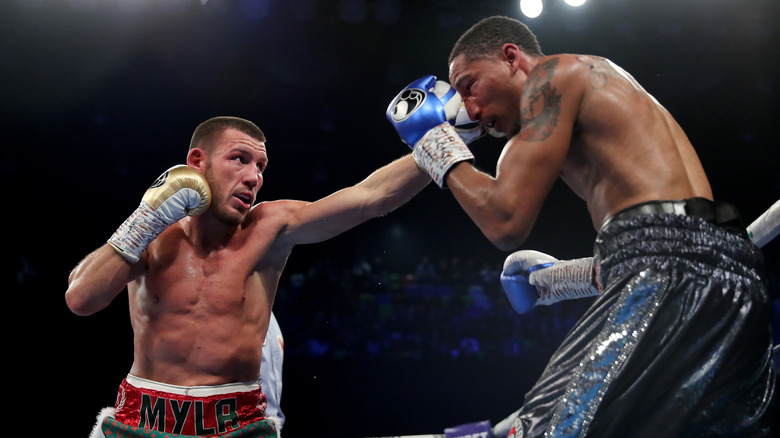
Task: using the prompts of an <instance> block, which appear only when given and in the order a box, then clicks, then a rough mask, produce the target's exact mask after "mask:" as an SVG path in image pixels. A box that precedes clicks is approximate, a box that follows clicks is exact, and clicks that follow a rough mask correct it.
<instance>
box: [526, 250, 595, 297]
mask: <svg viewBox="0 0 780 438" xmlns="http://www.w3.org/2000/svg"><path fill="white" fill-rule="evenodd" d="M528 282H529V283H531V284H532V285H534V286H536V288H537V289H538V290H539V292H540V297H539V301H538V302H537V305H549V304H552V303H557V302H558V301H562V300H569V299H573V298H585V297H592V296H596V295H598V294H599V290H598V288H596V286H595V285H594V284H593V257H585V258H581V259H574V260H561V261H557V262H555V264H553V265H552V266H550V267H549V268H545V269H539V270H536V271H534V272H532V273H531V274H530V275H529V276H528Z"/></svg>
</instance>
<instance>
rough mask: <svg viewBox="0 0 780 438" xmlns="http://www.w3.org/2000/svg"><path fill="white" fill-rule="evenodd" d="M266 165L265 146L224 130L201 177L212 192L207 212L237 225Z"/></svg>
mask: <svg viewBox="0 0 780 438" xmlns="http://www.w3.org/2000/svg"><path fill="white" fill-rule="evenodd" d="M267 164H268V155H267V154H266V149H265V143H264V142H261V141H258V140H256V139H254V138H252V137H250V136H248V135H246V134H244V133H242V132H240V131H237V130H234V129H227V130H225V131H224V132H223V133H222V134H221V135H220V136H219V138H218V139H217V141H216V144H215V145H214V147H213V149H212V150H211V151H210V152H209V154H208V160H207V161H206V169H205V172H204V175H205V177H206V180H207V181H208V182H209V186H210V187H211V192H212V202H211V210H212V213H213V214H214V216H215V217H216V218H217V219H219V220H220V221H222V222H224V223H227V224H230V225H238V224H241V223H242V222H243V221H244V219H245V218H246V215H247V214H249V210H250V209H251V208H252V205H253V204H254V203H255V200H256V197H257V192H258V191H259V190H260V187H261V186H262V185H263V171H264V170H265V167H266V165H267Z"/></svg>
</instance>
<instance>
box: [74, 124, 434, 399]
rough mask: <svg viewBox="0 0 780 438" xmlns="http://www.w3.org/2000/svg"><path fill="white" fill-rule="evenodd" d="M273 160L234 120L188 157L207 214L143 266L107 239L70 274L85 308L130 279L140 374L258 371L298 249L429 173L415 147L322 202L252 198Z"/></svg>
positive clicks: (352, 222)
mask: <svg viewBox="0 0 780 438" xmlns="http://www.w3.org/2000/svg"><path fill="white" fill-rule="evenodd" d="M267 162H268V158H267V154H266V149H265V144H264V143H263V142H259V141H257V140H256V139H254V138H252V137H249V136H247V135H245V134H243V133H241V132H239V131H237V130H233V129H227V130H226V131H224V132H223V133H222V134H221V136H220V138H219V139H218V141H217V142H216V146H215V147H214V150H213V151H212V152H211V153H208V152H206V151H204V150H201V149H198V148H195V149H192V150H191V151H190V153H189V154H188V157H187V164H188V165H189V166H191V167H194V168H195V169H198V170H199V171H201V172H202V173H203V174H204V175H205V176H206V179H207V180H208V182H209V186H210V188H211V192H212V196H213V199H212V203H211V206H210V207H209V209H208V210H207V211H206V212H205V213H204V214H202V215H200V216H197V217H189V216H188V217H186V218H184V219H182V220H180V221H179V222H177V223H175V224H173V225H171V226H170V227H168V228H167V229H166V230H165V231H163V232H162V233H161V234H160V235H159V236H158V237H157V238H156V239H155V240H154V241H152V243H151V244H150V245H149V247H148V248H147V250H146V251H145V252H144V253H143V255H142V258H141V260H139V262H137V263H135V264H131V263H129V262H127V261H125V259H123V258H122V257H121V256H120V255H119V254H118V253H117V252H116V251H114V250H113V249H112V248H111V247H109V246H108V245H104V246H103V247H101V248H99V249H98V250H96V251H95V252H93V253H92V254H90V255H89V256H87V257H86V258H85V259H84V260H83V261H82V262H81V263H79V265H78V266H77V267H76V268H75V269H74V270H73V272H72V273H71V276H70V279H69V287H68V291H67V292H66V294H65V297H66V301H67V303H68V306H69V307H70V308H71V310H72V311H73V312H74V313H77V314H79V315H89V314H92V313H95V312H97V311H99V310H101V309H103V308H105V307H106V306H108V305H109V304H110V302H111V300H113V299H114V298H115V297H116V296H117V295H118V294H119V293H120V292H122V290H123V289H124V287H125V286H127V291H128V295H129V304H130V317H131V321H132V326H133V330H134V353H135V356H134V361H133V364H132V368H131V370H130V373H131V374H133V375H135V376H137V377H142V378H146V379H151V380H155V381H159V382H165V383H170V384H174V385H182V386H199V385H220V384H225V383H232V382H249V381H253V380H256V379H257V378H258V377H259V373H260V362H261V350H262V349H261V346H262V344H263V339H264V337H265V333H266V331H267V329H268V325H269V321H270V316H271V309H272V306H273V301H274V297H275V295H276V290H277V286H278V283H279V278H280V276H281V273H282V270H283V268H284V266H285V263H286V261H287V257H288V256H289V254H290V252H291V250H292V248H293V247H294V246H295V245H299V244H304V243H315V242H320V241H323V240H326V239H328V238H331V237H333V236H336V235H338V234H340V233H342V232H344V231H346V230H348V229H350V228H352V227H354V226H356V225H358V224H360V223H362V222H364V221H366V220H368V219H371V218H374V217H377V216H381V215H383V214H385V213H388V212H390V211H391V210H393V209H395V208H397V207H398V206H400V205H401V204H403V203H404V202H406V201H408V200H409V199H410V198H411V197H412V196H414V195H415V194H416V193H417V192H418V191H420V190H421V189H422V188H423V187H424V186H425V185H426V184H428V183H429V182H430V178H429V177H428V175H427V174H425V173H424V172H422V171H421V170H419V168H418V167H417V165H416V164H415V162H414V160H413V159H412V158H411V155H409V156H406V157H403V158H401V159H398V160H396V161H394V162H393V163H391V164H389V165H387V166H384V167H383V168H381V169H379V170H377V171H375V172H374V173H372V174H371V175H370V176H369V177H368V178H366V179H365V180H363V181H362V182H360V183H359V184H357V185H355V186H352V187H349V188H346V189H343V190H340V191H338V192H336V193H334V194H332V195H330V196H328V197H326V198H323V199H320V200H319V201H316V202H304V201H293V200H280V201H269V202H261V203H259V204H257V205H255V206H254V207H252V205H253V204H254V201H255V198H256V196H257V192H258V190H259V189H260V187H261V186H262V183H263V176H262V172H263V170H264V169H265V166H266V164H267Z"/></svg>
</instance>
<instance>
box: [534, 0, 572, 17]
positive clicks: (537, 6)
mask: <svg viewBox="0 0 780 438" xmlns="http://www.w3.org/2000/svg"><path fill="white" fill-rule="evenodd" d="M548 1H549V0H548ZM563 1H564V2H565V3H566V4H567V5H569V6H572V7H578V6H582V5H584V4H585V2H586V1H587V0H563ZM543 9H544V5H543V4H542V0H520V11H521V12H522V13H523V15H525V16H526V17H528V18H536V17H538V16H540V15H542V10H543Z"/></svg>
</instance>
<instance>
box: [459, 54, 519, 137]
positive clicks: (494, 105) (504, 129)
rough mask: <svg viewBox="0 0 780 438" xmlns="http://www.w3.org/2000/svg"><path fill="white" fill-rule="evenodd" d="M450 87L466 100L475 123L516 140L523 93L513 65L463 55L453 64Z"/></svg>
mask: <svg viewBox="0 0 780 438" xmlns="http://www.w3.org/2000/svg"><path fill="white" fill-rule="evenodd" d="M449 79H450V84H452V86H453V87H455V90H456V91H457V92H458V93H459V94H460V95H461V97H462V98H463V102H464V104H465V106H466V110H467V111H468V113H469V117H470V118H471V119H472V120H479V122H480V124H481V125H482V127H483V128H485V129H486V130H488V131H489V132H496V131H497V132H499V133H502V134H505V135H508V136H512V135H514V134H516V133H517V132H518V131H519V121H520V90H519V89H518V88H517V87H515V86H514V85H515V83H514V82H513V80H514V79H516V78H515V75H514V74H513V70H512V68H511V64H510V63H508V62H507V61H506V60H504V59H503V58H501V57H484V58H476V59H471V60H468V59H466V57H465V56H464V55H459V56H457V57H455V59H453V61H452V64H450V78H449Z"/></svg>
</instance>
